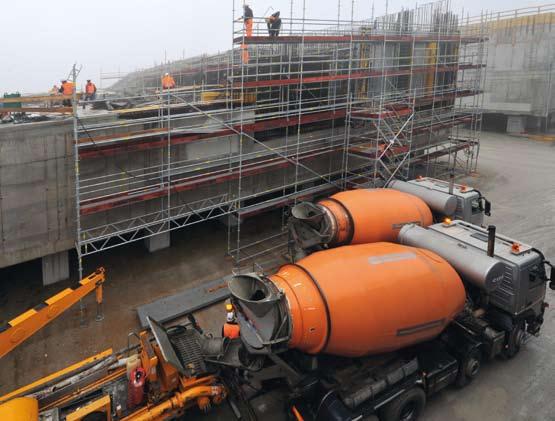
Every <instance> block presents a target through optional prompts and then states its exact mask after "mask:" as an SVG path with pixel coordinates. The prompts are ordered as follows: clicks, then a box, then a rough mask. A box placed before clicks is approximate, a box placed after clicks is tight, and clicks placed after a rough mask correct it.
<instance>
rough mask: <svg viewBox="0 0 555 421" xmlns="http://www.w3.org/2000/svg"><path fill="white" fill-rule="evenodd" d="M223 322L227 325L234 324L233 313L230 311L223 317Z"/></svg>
mask: <svg viewBox="0 0 555 421" xmlns="http://www.w3.org/2000/svg"><path fill="white" fill-rule="evenodd" d="M225 320H226V322H228V323H232V322H234V321H235V313H233V312H232V311H231V312H228V313H227V315H226V316H225Z"/></svg>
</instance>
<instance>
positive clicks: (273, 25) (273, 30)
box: [266, 11, 281, 38]
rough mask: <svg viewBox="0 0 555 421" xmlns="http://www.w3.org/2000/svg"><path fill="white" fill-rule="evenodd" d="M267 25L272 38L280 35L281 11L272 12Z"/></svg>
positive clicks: (267, 19)
mask: <svg viewBox="0 0 555 421" xmlns="http://www.w3.org/2000/svg"><path fill="white" fill-rule="evenodd" d="M266 25H268V35H269V36H270V38H274V37H277V36H278V35H279V30H280V29H281V18H280V17H279V11H278V12H276V13H273V14H271V15H270V16H269V17H267V18H266Z"/></svg>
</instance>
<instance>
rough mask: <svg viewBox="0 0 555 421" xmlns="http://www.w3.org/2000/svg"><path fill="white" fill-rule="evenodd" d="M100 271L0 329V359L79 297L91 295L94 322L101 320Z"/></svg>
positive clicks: (101, 282) (101, 273)
mask: <svg viewBox="0 0 555 421" xmlns="http://www.w3.org/2000/svg"><path fill="white" fill-rule="evenodd" d="M104 272H105V271H104V268H99V269H97V270H96V271H95V272H94V273H92V274H91V275H89V276H87V277H86V278H84V279H81V281H79V286H78V287H77V288H75V289H73V288H66V289H64V290H63V291H61V292H59V293H58V294H56V295H54V296H53V297H50V298H49V299H48V300H46V301H44V302H43V303H41V304H39V305H38V306H36V307H35V308H32V309H31V310H27V311H26V312H25V313H23V314H20V315H19V316H17V317H16V318H15V319H12V320H10V321H9V322H8V323H7V324H6V325H4V326H0V358H2V357H3V356H4V355H6V354H7V353H8V352H10V351H11V350H12V349H14V348H15V347H16V346H18V345H19V344H21V343H22V342H23V341H24V340H25V339H27V338H29V337H30V336H31V335H33V334H34V333H35V332H37V331H38V330H40V329H42V328H43V327H44V326H46V325H47V324H48V323H50V322H51V321H52V320H54V319H55V318H56V317H58V316H59V315H60V314H62V313H63V312H64V311H66V310H67V309H68V308H70V307H71V306H73V305H74V304H75V303H77V302H78V301H79V300H81V299H82V298H83V297H85V296H86V295H88V294H89V293H91V292H92V291H95V293H96V304H97V313H96V318H97V320H102V312H101V305H102V284H103V283H104V281H105V275H104Z"/></svg>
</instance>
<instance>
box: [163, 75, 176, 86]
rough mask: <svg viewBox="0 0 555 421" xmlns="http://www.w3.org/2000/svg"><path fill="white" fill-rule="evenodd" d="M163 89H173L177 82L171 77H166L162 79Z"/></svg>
mask: <svg viewBox="0 0 555 421" xmlns="http://www.w3.org/2000/svg"><path fill="white" fill-rule="evenodd" d="M162 88H164V89H172V88H175V80H173V77H172V76H171V75H168V76H164V77H163V78H162Z"/></svg>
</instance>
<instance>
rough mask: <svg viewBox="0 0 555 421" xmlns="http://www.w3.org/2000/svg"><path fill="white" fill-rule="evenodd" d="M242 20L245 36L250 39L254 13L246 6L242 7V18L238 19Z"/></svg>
mask: <svg viewBox="0 0 555 421" xmlns="http://www.w3.org/2000/svg"><path fill="white" fill-rule="evenodd" d="M241 19H242V20H243V24H244V25H245V35H246V36H247V37H252V24H253V19H254V13H253V12H252V9H251V8H250V7H249V5H248V4H245V5H244V6H243V16H241V17H240V18H239V20H241Z"/></svg>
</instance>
